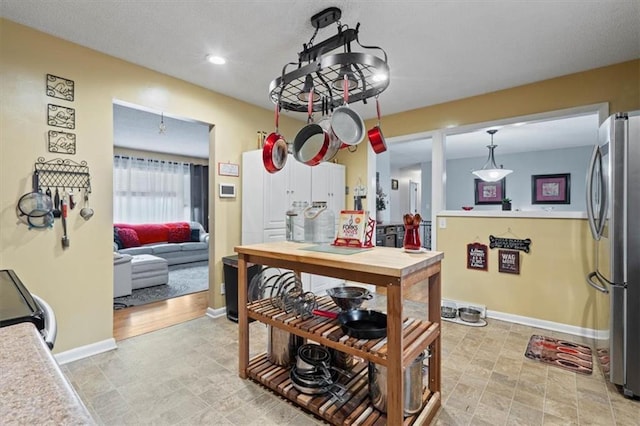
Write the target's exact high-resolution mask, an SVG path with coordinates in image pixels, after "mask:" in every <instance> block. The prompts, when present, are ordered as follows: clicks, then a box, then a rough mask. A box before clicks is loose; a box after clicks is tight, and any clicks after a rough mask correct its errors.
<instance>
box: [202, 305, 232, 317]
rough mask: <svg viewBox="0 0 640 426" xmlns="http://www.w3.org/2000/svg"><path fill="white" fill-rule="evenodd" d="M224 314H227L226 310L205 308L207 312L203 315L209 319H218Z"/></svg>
mask: <svg viewBox="0 0 640 426" xmlns="http://www.w3.org/2000/svg"><path fill="white" fill-rule="evenodd" d="M226 314H227V308H218V309H213V308H211V307H209V308H207V312H206V313H205V315H207V316H208V317H210V318H220V317H222V316H224V315H226Z"/></svg>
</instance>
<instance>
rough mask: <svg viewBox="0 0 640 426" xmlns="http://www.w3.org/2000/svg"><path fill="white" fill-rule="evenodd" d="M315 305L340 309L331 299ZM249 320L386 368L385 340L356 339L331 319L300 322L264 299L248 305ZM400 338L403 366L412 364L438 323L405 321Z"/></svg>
mask: <svg viewBox="0 0 640 426" xmlns="http://www.w3.org/2000/svg"><path fill="white" fill-rule="evenodd" d="M317 301H318V306H319V307H320V308H321V309H323V310H326V311H331V312H336V313H337V312H339V308H338V307H337V306H336V305H335V304H334V303H333V301H332V300H331V298H330V297H328V296H322V297H319V298H318V299H317ZM247 310H248V315H249V318H253V319H255V320H258V321H260V322H263V323H266V324H270V325H272V326H274V327H278V328H281V329H283V330H286V331H288V332H290V333H293V334H297V335H298V336H302V337H304V338H305V339H309V340H313V341H314V342H318V343H320V344H322V345H325V346H327V347H331V348H333V349H337V350H340V351H342V352H346V353H348V354H351V355H355V356H358V357H360V358H363V359H366V360H367V361H372V362H375V363H376V364H380V365H384V366H386V365H387V349H388V348H387V338H386V337H384V338H381V339H356V338H354V337H349V336H348V335H346V334H345V333H344V332H343V331H342V328H341V327H340V325H339V324H338V321H337V320H335V319H331V318H326V317H319V316H314V317H311V318H307V319H303V318H302V317H301V316H300V315H298V314H296V313H295V312H290V313H287V312H285V311H283V310H282V309H279V308H274V306H273V304H272V303H271V300H269V299H263V300H258V301H256V302H253V303H250V304H249V305H248V306H247ZM402 335H403V341H404V344H405V351H404V353H403V357H402V363H403V367H406V366H407V365H409V364H411V363H412V362H413V361H414V360H415V359H416V357H417V356H418V355H419V354H420V353H421V352H422V351H424V350H425V349H426V348H427V347H428V346H429V345H430V344H431V343H433V341H434V340H435V339H436V338H437V337H438V336H439V335H440V324H438V323H431V322H429V321H420V320H417V319H414V318H405V319H404V321H403V324H402Z"/></svg>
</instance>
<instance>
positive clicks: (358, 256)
mask: <svg viewBox="0 0 640 426" xmlns="http://www.w3.org/2000/svg"><path fill="white" fill-rule="evenodd" d="M308 247H309V245H305V244H300V243H293V242H272V243H262V244H252V245H246V246H237V247H235V251H236V252H237V253H238V306H239V307H241V309H239V312H238V342H239V345H238V374H239V376H240V377H241V378H252V379H253V380H256V381H258V382H259V383H262V384H263V385H264V386H266V387H268V388H270V389H272V390H274V391H275V392H277V393H279V394H280V395H283V396H285V397H286V398H288V399H289V400H291V401H292V402H294V403H295V404H297V405H300V406H301V407H303V408H304V409H306V410H308V411H310V412H312V413H314V414H315V415H317V416H319V417H321V418H323V419H325V420H327V421H328V422H330V423H331V424H334V425H343V424H348V425H350V424H357V425H360V426H371V425H382V424H387V423H388V424H389V426H404V425H410V424H416V425H426V424H428V423H429V422H430V421H431V420H433V418H434V416H435V415H436V413H437V411H438V408H439V407H440V400H441V397H440V388H441V377H440V375H441V368H440V359H441V343H440V332H441V329H440V323H441V319H440V301H441V285H440V270H441V266H440V262H441V260H442V259H443V257H444V254H443V253H440V252H425V253H419V254H409V253H404V252H403V251H402V250H399V249H396V248H390V247H374V248H372V249H370V250H365V251H362V252H357V253H352V254H350V255H343V254H336V253H328V252H322V251H320V252H318V251H313V250H312V251H309V250H306V248H308ZM249 264H258V265H268V266H274V267H278V268H284V269H289V270H292V271H294V272H295V273H296V274H300V273H302V272H308V273H311V274H317V275H323V276H327V277H334V278H342V279H345V280H349V281H355V282H362V283H367V284H374V285H376V286H378V287H384V288H385V289H386V296H387V309H386V312H387V336H386V338H384V339H371V340H364V339H360V340H358V339H354V338H351V337H349V336H346V335H345V334H344V333H343V332H342V329H341V328H340V325H339V324H338V322H337V321H336V320H333V319H329V318H324V317H320V318H310V319H302V318H301V317H300V316H298V315H296V314H294V313H287V312H284V311H282V310H281V309H278V308H274V307H273V306H272V304H271V301H270V300H259V301H256V302H253V303H251V304H249V303H247V302H248V301H247V265H249ZM425 280H428V283H429V285H428V292H429V293H428V306H427V309H426V313H427V318H428V321H420V320H416V319H414V318H406V317H405V316H404V315H403V312H402V301H403V292H404V290H405V289H408V288H409V287H411V286H413V285H415V284H417V283H419V282H422V281H425ZM327 299H328V298H321V299H320V303H319V305H320V307H321V308H322V309H327V310H333V311H334V312H335V311H337V309H338V308H337V307H336V306H334V305H333V304H332V302H331V303H329V302H328V301H327ZM245 307H248V308H245ZM251 318H253V319H256V320H258V321H261V322H264V323H266V324H270V325H272V326H274V327H277V328H279V329H283V330H286V331H288V332H290V333H293V334H296V335H298V336H302V337H304V338H307V339H309V340H313V341H316V342H318V343H321V344H323V345H325V346H328V347H330V348H334V349H337V350H339V351H342V352H345V353H348V354H351V355H355V356H357V357H360V358H363V359H365V360H367V361H372V362H375V363H377V364H380V365H384V366H386V368H387V395H388V396H389V398H388V399H387V404H388V406H387V414H386V415H383V414H381V413H380V412H379V411H378V410H376V409H374V408H373V407H372V406H371V404H369V402H368V382H367V377H366V374H367V373H366V368H364V367H361V370H359V374H358V375H357V376H356V377H355V378H354V379H352V380H351V381H350V382H349V389H350V390H351V391H350V392H351V397H350V398H349V400H348V401H347V402H346V403H345V404H335V401H331V397H328V396H326V395H321V396H320V395H319V396H310V395H303V394H300V393H298V392H297V391H296V390H295V389H294V388H293V385H292V384H291V381H290V380H289V375H288V372H287V370H286V369H283V368H281V367H278V366H274V365H272V364H270V363H269V362H266V361H265V358H264V356H262V357H259V358H254V359H253V360H250V359H249V319H251ZM427 347H430V354H431V358H430V359H429V366H428V368H429V381H428V383H427V386H426V389H427V390H426V391H425V395H424V401H425V405H424V407H423V409H422V411H421V412H420V413H419V414H418V415H417V416H412V417H408V418H405V417H404V416H403V413H402V404H403V394H404V392H405V391H404V386H403V381H404V378H403V376H404V374H403V371H404V368H405V367H406V366H408V365H409V364H410V363H411V362H413V360H414V359H415V358H416V357H417V356H418V355H419V354H420V352H421V351H423V350H424V349H426V348H427ZM362 365H365V363H362Z"/></svg>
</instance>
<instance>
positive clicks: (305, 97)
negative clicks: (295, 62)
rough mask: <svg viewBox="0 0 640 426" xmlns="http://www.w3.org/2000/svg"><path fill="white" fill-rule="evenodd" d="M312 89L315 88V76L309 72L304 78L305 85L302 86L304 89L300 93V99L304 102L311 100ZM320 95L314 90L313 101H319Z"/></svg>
mask: <svg viewBox="0 0 640 426" xmlns="http://www.w3.org/2000/svg"><path fill="white" fill-rule="evenodd" d="M311 89H313V77H312V76H311V74H307V77H306V78H305V79H304V86H303V87H302V91H300V93H298V99H300V100H301V101H303V102H308V101H309V93H311ZM319 100H320V95H319V94H318V93H317V92H316V91H315V90H314V91H313V102H316V101H319Z"/></svg>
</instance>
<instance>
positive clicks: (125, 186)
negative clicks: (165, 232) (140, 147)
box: [113, 156, 191, 223]
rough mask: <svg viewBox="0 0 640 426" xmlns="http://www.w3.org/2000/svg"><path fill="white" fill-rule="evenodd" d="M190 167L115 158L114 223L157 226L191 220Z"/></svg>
mask: <svg viewBox="0 0 640 426" xmlns="http://www.w3.org/2000/svg"><path fill="white" fill-rule="evenodd" d="M190 185H191V181H190V173H189V164H187V163H175V162H170V161H158V160H153V159H146V158H130V157H122V156H115V157H114V161H113V221H114V222H115V223H119V222H121V223H159V222H177V221H189V220H191V202H190V200H191V189H190Z"/></svg>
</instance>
